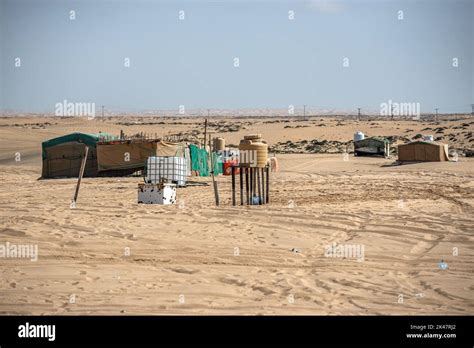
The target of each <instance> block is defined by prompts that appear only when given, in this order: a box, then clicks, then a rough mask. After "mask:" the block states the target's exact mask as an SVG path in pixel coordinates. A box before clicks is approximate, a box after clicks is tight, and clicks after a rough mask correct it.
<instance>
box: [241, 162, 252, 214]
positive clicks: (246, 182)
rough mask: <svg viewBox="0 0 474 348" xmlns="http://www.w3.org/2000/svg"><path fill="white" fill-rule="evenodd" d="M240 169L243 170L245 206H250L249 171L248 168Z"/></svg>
mask: <svg viewBox="0 0 474 348" xmlns="http://www.w3.org/2000/svg"><path fill="white" fill-rule="evenodd" d="M241 169H243V170H245V193H246V194H247V205H249V204H250V196H249V171H248V168H245V167H242V168H241Z"/></svg>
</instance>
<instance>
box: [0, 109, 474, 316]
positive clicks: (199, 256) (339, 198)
mask: <svg viewBox="0 0 474 348" xmlns="http://www.w3.org/2000/svg"><path fill="white" fill-rule="evenodd" d="M203 120H204V119H203V118H202V117H170V118H163V117H142V116H140V117H138V116H120V117H113V118H109V117H106V118H105V119H104V120H101V118H100V117H96V118H95V119H90V120H89V119H87V117H83V118H77V117H76V118H74V117H73V118H60V117H31V116H30V117H16V118H11V117H7V118H0V168H1V170H0V207H1V209H0V216H1V219H0V244H2V245H7V244H6V243H7V242H8V243H9V244H8V245H32V246H35V245H36V246H37V260H36V261H31V258H1V259H0V263H1V265H2V267H0V277H1V279H2V280H3V281H2V282H1V283H0V314H65V315H78V314H91V315H94V314H113V315H133V314H152V315H153V314H164V315H171V314H269V315H272V314H290V315H292V314H294V315H305V314H331V315H337V314H349V315H360V314H363V315H366V314H385V315H392V314H434V315H444V314H461V315H462V314H467V315H469V314H472V313H473V311H474V297H473V296H472V293H473V290H474V283H473V280H472V269H473V260H474V235H473V233H472V232H473V226H474V184H473V183H474V159H472V158H468V157H464V156H463V154H464V152H465V151H467V150H469V149H472V147H473V142H474V141H473V138H472V132H473V130H474V120H473V119H471V118H469V117H458V116H453V117H451V118H450V119H449V120H447V119H444V120H438V121H434V120H429V121H413V120H395V121H390V120H381V119H378V118H377V119H370V120H369V119H363V120H362V121H356V120H354V119H351V118H335V117H310V118H308V120H302V119H298V118H295V119H289V118H282V117H280V118H278V117H274V118H257V117H254V118H239V119H232V118H228V117H225V118H223V117H221V118H219V117H215V118H213V119H212V122H210V124H209V128H208V131H210V132H213V134H214V135H215V136H222V137H224V138H225V139H226V143H227V144H238V142H239V140H240V139H241V138H242V137H243V135H245V134H251V133H261V134H263V136H264V138H265V140H267V141H268V143H269V145H270V147H271V148H272V153H273V152H277V156H278V159H279V164H280V169H281V171H280V172H278V173H272V175H271V192H270V204H268V205H266V206H255V207H240V206H237V207H232V206H231V193H230V189H231V185H230V178H229V177H224V176H219V177H217V181H218V185H219V190H220V194H221V201H222V204H221V206H220V207H215V205H214V196H213V192H212V188H211V186H193V187H188V188H183V189H178V194H177V200H178V203H179V204H177V205H175V206H166V207H165V206H158V205H138V204H137V184H138V183H139V182H140V181H141V178H136V177H135V178H134V177H127V178H85V179H83V182H82V186H81V190H80V193H79V199H78V202H77V206H76V208H75V209H71V206H70V200H71V198H72V195H73V193H74V188H75V184H76V180H75V179H58V180H37V179H38V177H39V176H40V175H41V142H42V141H44V140H46V139H50V138H53V137H56V136H59V135H63V134H66V133H70V132H73V131H81V132H89V133H97V132H98V131H103V132H109V133H112V134H119V132H120V130H124V132H125V133H126V134H134V133H138V132H147V133H150V134H155V133H156V134H158V135H159V136H167V135H176V136H181V137H182V138H183V139H184V138H189V139H190V140H192V139H199V138H200V137H202V134H203V132H204V123H203ZM356 131H362V132H364V133H365V134H367V135H368V136H375V135H377V136H386V137H392V139H393V140H394V142H395V143H403V142H406V141H410V140H412V139H417V137H418V134H422V135H426V134H431V135H433V136H434V137H435V138H438V141H440V142H444V143H447V144H449V146H450V149H451V150H454V151H457V152H458V153H459V154H460V156H459V161H458V162H441V163H434V162H431V163H418V164H409V165H403V166H394V165H393V164H394V161H395V160H396V156H394V157H392V158H390V159H385V158H369V157H354V156H352V155H349V156H347V155H343V154H341V153H340V151H350V150H351V141H352V139H353V134H354V132H356ZM324 144H332V145H331V148H333V147H334V151H335V153H324V154H321V153H318V154H315V153H313V152H316V150H314V151H313V150H311V146H313V148H316V147H317V146H325V145H324ZM308 145H310V147H309V148H308V149H306V146H308ZM333 145H334V146H333ZM291 148H294V149H296V150H295V152H298V151H299V150H300V148H301V149H303V150H302V151H301V152H303V153H286V154H280V153H278V152H289V151H286V150H289V149H291ZM328 148H329V147H328ZM297 150H298V151H297ZM193 180H195V181H201V182H209V181H210V179H209V178H193ZM441 260H443V261H444V262H445V263H446V264H447V265H448V267H447V268H446V269H442V268H440V267H439V264H440V261H441Z"/></svg>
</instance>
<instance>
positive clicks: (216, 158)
mask: <svg viewBox="0 0 474 348" xmlns="http://www.w3.org/2000/svg"><path fill="white" fill-rule="evenodd" d="M212 161H213V163H214V175H218V174H222V173H223V172H224V171H223V168H222V159H221V155H219V154H218V153H217V152H213V153H212Z"/></svg>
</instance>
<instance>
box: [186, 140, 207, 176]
mask: <svg viewBox="0 0 474 348" xmlns="http://www.w3.org/2000/svg"><path fill="white" fill-rule="evenodd" d="M189 152H190V153H191V170H195V171H197V172H198V173H199V176H209V166H208V164H207V151H206V150H205V149H200V148H198V147H197V146H196V145H193V144H191V145H189Z"/></svg>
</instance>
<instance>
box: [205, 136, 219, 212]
mask: <svg viewBox="0 0 474 348" xmlns="http://www.w3.org/2000/svg"><path fill="white" fill-rule="evenodd" d="M204 144H206V142H204ZM210 144H211V138H210V137H209V145H210ZM204 147H205V146H204ZM209 156H210V157H211V171H210V172H211V176H212V186H213V187H214V198H215V199H216V205H219V188H218V187H217V181H216V179H215V177H214V161H213V160H212V152H211V151H209Z"/></svg>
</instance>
